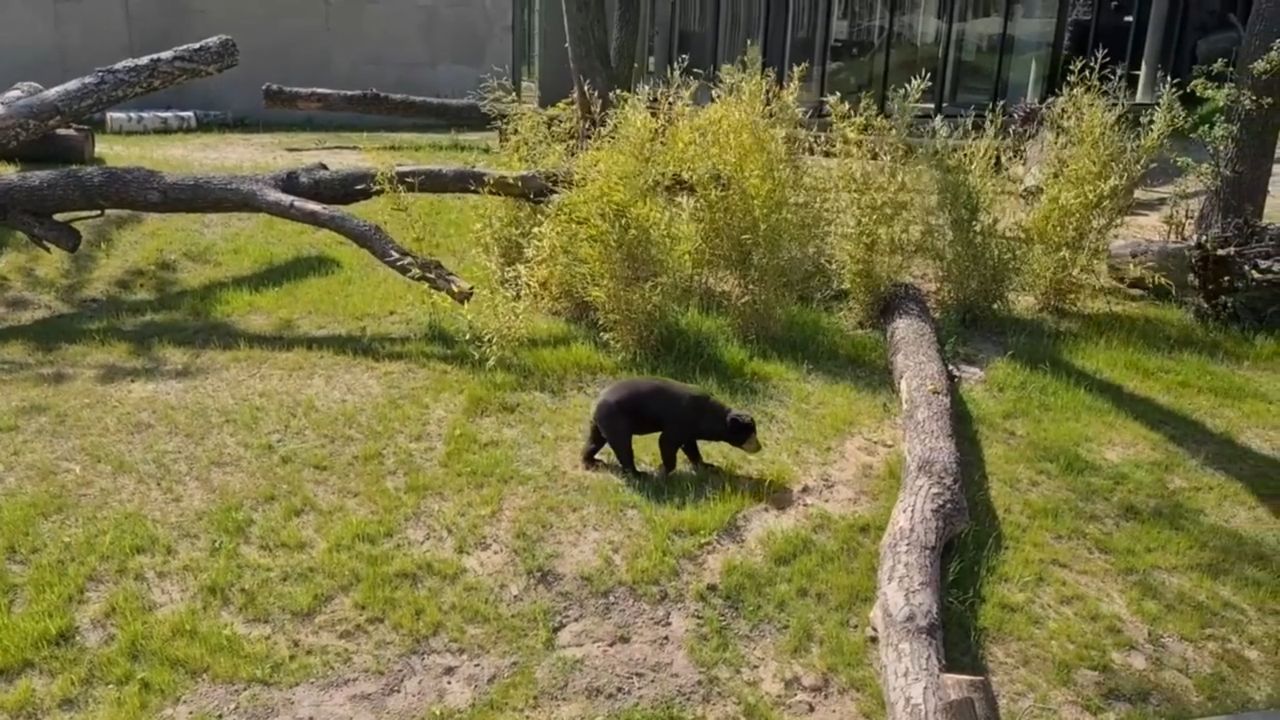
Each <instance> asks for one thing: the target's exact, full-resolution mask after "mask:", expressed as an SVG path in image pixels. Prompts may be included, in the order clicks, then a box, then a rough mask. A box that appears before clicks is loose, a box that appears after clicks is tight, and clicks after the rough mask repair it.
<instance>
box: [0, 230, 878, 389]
mask: <svg viewBox="0 0 1280 720" xmlns="http://www.w3.org/2000/svg"><path fill="white" fill-rule="evenodd" d="M116 217H118V218H119V219H114V218H116ZM108 218H109V219H112V224H111V225H109V226H107V228H105V229H104V230H103V232H107V233H110V232H114V231H115V230H118V229H120V228H124V227H128V225H129V224H130V223H132V222H136V218H134V216H132V215H121V216H108ZM107 237H108V236H107V235H103V236H102V238H103V239H101V240H99V242H106V241H107V240H106V239H105V238H107ZM87 255H88V256H92V255H93V253H88V254H87ZM77 262H79V260H78V258H77ZM84 262H85V265H84V266H83V268H81V269H80V270H75V269H73V271H72V277H71V279H70V281H68V283H66V284H65V288H64V287H63V286H61V285H60V288H59V294H60V295H61V296H62V299H63V300H64V301H66V302H72V303H78V304H79V305H80V307H79V308H78V309H76V310H72V311H69V312H64V313H60V314H56V315H52V316H48V317H44V318H40V319H36V320H32V321H30V322H27V323H24V324H19V325H11V326H9V327H0V343H4V342H24V343H28V344H30V345H32V346H33V347H35V348H36V349H38V350H41V351H46V352H47V351H52V350H56V349H58V348H61V347H67V346H72V345H76V344H80V343H85V342H93V343H120V344H124V345H128V346H130V348H131V349H132V350H133V351H135V352H137V353H139V354H146V353H147V352H150V350H151V349H152V348H154V347H157V346H173V347H181V348H195V349H212V350H217V349H259V350H273V351H297V350H301V351H318V352H328V353H333V354H339V355H348V356H355V357H363V358H368V359H371V360H404V361H438V362H448V363H452V364H455V365H458V366H463V367H470V368H474V369H480V368H483V367H484V364H483V360H482V359H480V358H479V357H478V356H477V353H476V352H475V350H476V348H475V347H473V346H472V344H471V341H470V340H469V339H468V338H466V337H465V335H464V332H463V330H462V329H460V328H453V327H448V326H446V325H443V324H441V323H440V322H438V321H431V322H429V324H428V325H427V326H426V327H425V328H423V330H422V331H421V332H419V333H410V334H381V335H379V334H367V333H360V334H344V333H333V334H310V335H304V334H295V333H290V332H287V331H286V332H255V331H251V330H246V329H243V328H241V327H239V326H237V324H236V323H234V322H231V321H224V320H218V319H214V318H213V317H211V316H212V315H213V312H214V309H215V308H216V305H217V303H218V300H219V299H220V298H221V296H222V295H224V294H225V293H228V292H233V291H243V290H250V291H261V290H270V289H274V288H279V287H283V286H284V285H287V284H289V283H294V282H299V281H302V280H305V279H309V278H314V277H321V276H325V275H330V274H333V273H335V272H337V271H338V270H339V264H338V263H337V262H336V261H334V260H332V259H330V258H328V257H325V256H305V257H299V258H295V259H292V260H289V261H287V262H283V263H280V264H277V265H273V266H270V267H266V268H264V269H262V270H259V271H257V272H253V273H250V274H247V275H242V276H238V277H233V278H227V279H224V280H218V281H215V282H210V283H207V284H204V285H200V286H198V287H193V288H187V289H180V288H179V285H180V283H181V278H180V277H179V276H178V275H177V269H176V268H174V267H171V266H170V267H166V266H163V265H162V266H149V267H148V268H145V269H137V270H132V271H129V272H126V273H125V274H124V275H122V276H121V278H120V279H119V280H117V281H116V282H115V284H114V285H115V288H114V289H115V290H118V291H120V292H121V293H124V292H126V291H128V292H137V291H138V290H145V291H149V292H151V293H152V294H153V297H150V298H141V299H135V298H120V297H108V298H106V299H96V298H90V299H84V298H83V297H82V296H83V289H82V286H83V284H84V283H85V282H86V281H87V278H88V277H90V276H91V274H92V272H93V264H92V263H94V262H95V261H94V260H92V259H87V260H85V261H84ZM32 282H35V281H34V280H33V281H32ZM161 315H163V316H165V317H157V316H161ZM575 346H576V348H577V349H576V350H575V349H574V348H575ZM584 346H585V348H586V350H587V352H588V353H594V355H595V357H597V358H600V357H603V356H605V355H607V354H608V351H607V350H606V349H605V348H603V346H602V345H601V343H600V341H599V339H598V338H594V337H593V336H592V335H591V334H590V333H588V332H586V331H583V330H581V329H577V328H572V327H567V326H566V327H560V328H557V329H556V330H555V331H554V332H540V333H538V334H536V335H534V336H531V337H530V338H528V339H527V340H526V341H525V342H524V343H522V344H521V345H520V346H519V347H518V348H517V349H516V350H515V352H514V353H512V357H511V358H509V359H508V360H506V361H504V362H502V363H499V364H498V366H497V367H496V368H495V369H496V370H498V371H500V372H503V373H505V374H506V375H508V376H510V377H511V378H513V379H515V380H516V381H517V384H518V385H520V386H521V387H524V386H528V385H538V384H543V385H546V384H548V383H551V384H553V385H558V386H563V385H564V384H566V383H570V384H572V383H573V382H577V381H580V380H581V379H582V375H583V374H584V373H585V374H592V373H593V372H599V371H601V370H603V369H604V368H605V367H606V366H608V363H604V362H592V361H590V360H589V359H588V360H587V361H585V362H584V361H583V360H582V358H581V357H578V358H574V357H556V356H554V354H553V355H552V357H551V359H550V360H549V361H547V360H546V358H545V356H544V357H538V358H535V357H534V356H535V355H539V354H541V353H543V352H544V351H553V353H554V351H557V350H561V349H564V350H566V351H567V352H569V353H570V354H572V353H574V352H578V351H581V350H582V349H583V348H584ZM659 346H660V348H661V350H660V351H656V352H653V353H650V354H649V355H648V357H647V358H645V359H642V360H638V361H635V362H630V363H626V364H624V365H622V366H621V368H620V369H621V370H623V371H625V372H627V373H630V374H637V375H643V374H652V375H661V376H664V377H669V378H672V379H675V380H680V381H683V382H688V383H691V384H703V383H704V382H712V383H714V384H715V385H716V386H717V387H719V388H720V389H726V390H730V391H732V392H735V393H738V394H741V395H754V394H758V393H760V392H762V391H763V390H765V389H766V388H767V387H768V386H769V385H770V377H769V375H770V373H771V372H773V371H771V370H769V369H768V368H767V367H765V365H767V361H770V360H772V361H776V362H780V363H783V364H786V365H790V366H793V367H803V368H806V369H809V370H811V371H814V372H818V373H822V374H825V375H828V376H830V377H834V378H838V379H840V380H843V381H848V382H851V383H855V384H858V385H862V386H866V387H874V388H876V389H885V388H887V387H888V385H887V379H886V377H885V374H884V373H883V371H882V365H883V344H882V342H881V341H880V340H879V338H878V336H875V335H872V334H870V333H854V332H850V331H849V330H847V329H846V328H844V327H843V326H842V325H841V324H840V323H839V322H838V321H837V320H836V319H835V318H832V317H830V316H829V315H827V314H826V313H823V312H821V311H818V310H797V311H795V312H793V313H791V314H790V315H789V316H788V318H787V322H785V323H784V324H783V325H782V327H781V329H779V331H777V332H776V333H774V334H772V335H770V336H766V337H761V338H759V339H757V340H756V341H754V342H752V343H746V342H742V341H740V340H738V339H737V336H736V334H735V333H734V332H733V331H732V329H731V328H729V327H728V325H727V323H725V322H724V321H722V320H720V319H718V318H714V317H708V316H698V315H693V316H690V317H688V318H686V319H684V320H682V321H681V322H679V323H674V324H672V325H671V326H669V327H667V328H666V329H665V331H664V334H663V336H662V337H661V341H660V343H659ZM762 361H766V362H764V363H762ZM538 363H541V365H537V364H538ZM536 365H537V366H536ZM125 376H127V375H125ZM125 376H121V375H118V374H107V375H105V376H104V377H108V378H110V377H125Z"/></svg>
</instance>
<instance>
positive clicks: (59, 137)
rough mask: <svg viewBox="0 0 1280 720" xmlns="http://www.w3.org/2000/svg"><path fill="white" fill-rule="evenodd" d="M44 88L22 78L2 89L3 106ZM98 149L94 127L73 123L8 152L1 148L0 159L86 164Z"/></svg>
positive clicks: (1, 100)
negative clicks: (18, 81) (20, 80)
mask: <svg viewBox="0 0 1280 720" xmlns="http://www.w3.org/2000/svg"><path fill="white" fill-rule="evenodd" d="M42 92H44V88H43V87H41V86H40V85H39V84H37V83H33V82H21V83H18V84H17V85H14V86H13V87H11V88H9V89H8V90H6V91H4V92H3V93H0V106H4V105H12V104H13V103H15V102H18V101H19V100H22V99H24V98H29V97H31V96H33V95H38V94H40V93H42ZM95 151H96V144H95V142H94V137H93V131H92V130H90V129H89V128H87V127H82V126H73V127H67V128H58V129H56V130H53V131H51V132H47V133H45V134H44V135H41V136H40V137H38V138H36V139H34V140H29V141H27V142H25V143H22V144H21V145H18V146H17V147H13V148H10V149H9V150H8V151H6V152H0V161H5V162H21V163H54V164H59V165H87V164H88V163H90V162H92V161H93V156H94V153H95Z"/></svg>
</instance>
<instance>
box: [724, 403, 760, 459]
mask: <svg viewBox="0 0 1280 720" xmlns="http://www.w3.org/2000/svg"><path fill="white" fill-rule="evenodd" d="M728 422H729V444H730V445H732V446H734V447H736V448H739V449H741V450H743V451H744V452H748V453H751V454H752V455H754V454H756V453H758V452H760V439H759V438H757V437H756V421H755V419H753V418H752V417H751V416H750V415H748V414H746V413H744V412H737V411H734V412H731V413H729V420H728Z"/></svg>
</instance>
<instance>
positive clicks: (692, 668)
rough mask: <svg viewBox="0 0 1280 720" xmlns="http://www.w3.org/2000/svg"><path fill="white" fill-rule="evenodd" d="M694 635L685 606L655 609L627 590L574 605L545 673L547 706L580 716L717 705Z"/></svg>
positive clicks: (566, 613) (656, 606)
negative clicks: (692, 651)
mask: <svg viewBox="0 0 1280 720" xmlns="http://www.w3.org/2000/svg"><path fill="white" fill-rule="evenodd" d="M692 629H693V616H692V613H691V612H690V611H689V610H688V608H687V607H685V606H684V605H682V604H670V603H664V604H649V603H646V602H644V601H643V600H641V599H640V598H639V597H637V596H636V595H635V594H634V593H632V592H630V591H628V590H625V589H620V590H615V591H613V592H611V593H609V594H608V595H606V596H603V597H595V598H591V599H578V600H575V601H574V602H571V603H568V604H566V606H565V607H563V608H562V610H561V616H560V621H559V629H558V630H557V632H556V637H555V646H556V650H555V652H554V653H553V654H552V655H551V657H550V658H549V659H548V660H547V661H546V662H544V663H543V664H542V667H541V668H540V669H539V673H538V675H539V685H540V686H541V687H542V688H543V691H544V692H543V695H544V697H545V699H546V702H547V704H548V705H549V706H552V707H556V708H558V712H559V713H561V715H563V716H576V717H593V716H594V715H596V714H600V713H607V712H609V711H613V710H618V709H621V708H626V707H631V706H635V705H654V704H658V703H662V702H677V703H680V704H683V705H687V706H691V707H706V706H708V705H710V704H713V703H714V702H715V700H716V698H715V693H714V691H713V689H712V688H711V687H710V686H709V685H708V684H707V682H706V681H705V680H704V678H703V677H702V674H701V673H700V672H699V670H698V668H697V666H696V665H694V663H693V660H692V659H691V658H690V657H689V653H688V645H689V637H690V633H691V632H692ZM575 709H576V710H575ZM567 713H573V714H572V715H566V714H567ZM579 713H580V714H579Z"/></svg>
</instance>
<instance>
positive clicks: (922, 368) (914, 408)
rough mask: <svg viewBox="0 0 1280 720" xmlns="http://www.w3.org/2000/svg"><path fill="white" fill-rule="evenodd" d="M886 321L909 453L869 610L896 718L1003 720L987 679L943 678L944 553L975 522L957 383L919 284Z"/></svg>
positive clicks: (893, 298)
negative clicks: (955, 407)
mask: <svg viewBox="0 0 1280 720" xmlns="http://www.w3.org/2000/svg"><path fill="white" fill-rule="evenodd" d="M882 319H883V321H884V324H885V335H886V337H887V341H888V348H889V364H890V367H891V369H892V371H893V380H894V386H895V387H896V388H897V391H898V396H899V398H900V399H901V403H902V429H903V436H904V447H905V448H906V467H905V469H904V471H903V478H902V488H901V489H900V490H899V492H898V500H897V502H896V504H895V505H894V507H893V513H892V515H891V516H890V518H889V525H888V528H887V529H886V530H885V534H884V538H883V540H882V541H881V543H880V564H879V569H878V571H877V577H876V601H875V605H874V607H873V608H872V611H871V629H872V632H873V633H874V636H875V640H876V642H877V643H878V645H879V663H878V664H879V670H880V676H881V685H882V687H883V691H884V697H885V705H886V707H887V709H888V717H889V720H937V719H948V720H950V719H953V718H954V719H956V720H959V719H960V718H974V717H984V718H986V717H995V716H994V714H993V713H994V712H995V709H994V703H993V702H990V701H988V699H987V698H986V697H983V693H982V692H980V688H981V683H972V682H960V680H959V676H946V675H944V673H943V667H944V658H943V644H942V630H943V629H942V551H943V547H944V546H945V545H946V544H947V543H948V542H949V541H950V540H952V539H953V538H954V537H956V535H957V534H959V533H960V531H961V530H962V529H963V528H964V526H965V525H967V524H968V523H969V510H968V506H967V505H966V503H965V496H964V487H963V482H962V477H961V472H960V453H959V450H958V449H957V446H956V437H955V431H954V429H953V426H952V408H951V392H952V388H951V379H950V377H949V376H948V374H947V367H946V364H945V363H944V362H943V360H942V353H941V350H940V349H939V346H938V337H937V331H936V329H935V325H934V322H933V316H932V314H931V313H930V311H929V306H928V303H927V301H926V300H925V297H924V293H922V292H921V291H920V290H919V288H917V287H915V286H913V285H899V286H895V287H894V288H893V289H892V290H891V291H890V293H889V295H888V297H887V299H886V302H885V305H884V311H883V314H882ZM948 678H952V679H950V680H949V679H948ZM970 680H971V679H970ZM987 694H989V693H987Z"/></svg>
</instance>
